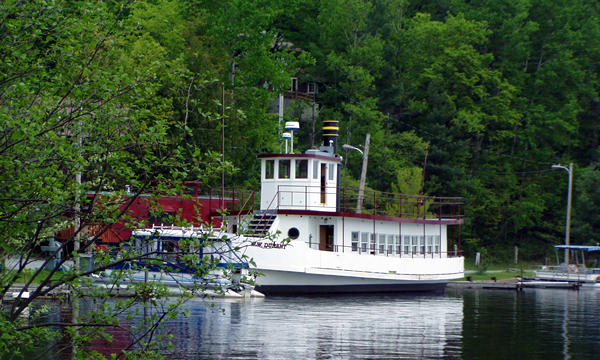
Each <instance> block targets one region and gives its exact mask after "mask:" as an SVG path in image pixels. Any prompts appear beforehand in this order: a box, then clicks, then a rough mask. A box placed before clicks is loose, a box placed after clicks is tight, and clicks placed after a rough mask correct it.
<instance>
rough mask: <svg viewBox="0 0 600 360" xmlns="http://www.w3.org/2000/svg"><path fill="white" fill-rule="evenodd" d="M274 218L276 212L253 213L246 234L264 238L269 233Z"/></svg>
mask: <svg viewBox="0 0 600 360" xmlns="http://www.w3.org/2000/svg"><path fill="white" fill-rule="evenodd" d="M276 218H277V213H276V212H273V211H255V212H254V214H253V218H252V220H250V223H249V224H248V232H249V233H250V234H251V235H252V236H264V235H266V234H267V233H268V232H269V230H270V229H271V226H272V225H273V222H274V221H275V219H276Z"/></svg>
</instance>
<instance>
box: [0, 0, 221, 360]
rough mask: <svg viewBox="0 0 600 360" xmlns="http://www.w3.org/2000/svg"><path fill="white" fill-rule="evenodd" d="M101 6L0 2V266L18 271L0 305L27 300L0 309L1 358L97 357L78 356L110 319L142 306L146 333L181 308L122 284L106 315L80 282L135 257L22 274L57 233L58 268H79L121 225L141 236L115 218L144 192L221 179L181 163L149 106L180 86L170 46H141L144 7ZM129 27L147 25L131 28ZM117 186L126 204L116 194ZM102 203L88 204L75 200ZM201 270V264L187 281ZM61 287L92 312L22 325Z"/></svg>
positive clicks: (162, 112) (1, 281) (169, 125)
mask: <svg viewBox="0 0 600 360" xmlns="http://www.w3.org/2000/svg"><path fill="white" fill-rule="evenodd" d="M110 4H113V3H107V2H89V1H81V2H68V1H64V2H63V1H59V2H53V1H42V0H40V1H31V2H22V1H12V0H9V1H5V2H3V3H2V4H1V5H0V39H2V41H0V58H1V59H2V60H1V61H0V231H2V234H3V235H2V240H1V241H0V258H1V259H6V258H8V257H11V258H17V259H18V262H17V266H16V267H7V266H2V268H1V269H0V297H4V296H5V295H7V294H8V293H9V291H10V288H11V286H12V285H14V284H15V283H17V282H20V281H25V286H26V287H29V289H30V290H31V296H30V297H29V298H20V299H17V300H16V301H14V302H13V303H11V304H8V305H5V304H3V305H2V306H1V307H0V333H1V334H2V336H1V339H0V354H1V355H0V357H2V358H16V359H18V358H29V357H30V356H31V354H32V351H34V352H38V353H39V352H40V351H47V350H49V349H47V346H51V345H52V344H56V340H57V339H58V338H61V337H62V338H64V339H65V341H66V342H67V343H69V344H71V345H74V346H75V349H78V351H76V352H75V356H76V357H78V358H84V357H88V356H90V357H94V356H96V357H99V356H100V355H99V354H96V353H94V352H92V353H89V354H87V353H86V352H84V351H81V349H83V348H85V346H86V345H87V344H89V343H90V341H92V339H93V338H97V337H100V336H101V337H104V338H107V337H108V338H110V337H109V335H108V334H107V333H106V331H105V330H106V328H107V327H110V326H118V325H119V318H118V317H117V315H118V314H119V313H123V312H126V311H128V309H131V308H132V307H134V306H135V305H136V304H138V303H140V302H143V301H149V300H150V298H153V300H152V304H153V305H154V306H156V307H155V308H154V309H163V310H162V311H159V312H155V313H154V314H153V315H152V316H151V317H150V318H148V319H147V320H148V321H149V322H148V323H147V325H148V324H149V325H150V326H149V329H150V330H149V332H150V333H151V332H153V331H155V330H156V325H157V324H158V323H159V322H160V321H161V320H162V319H165V318H167V317H169V316H173V314H174V312H175V311H176V305H177V304H178V303H180V302H181V301H184V300H185V297H182V298H180V299H178V300H177V301H176V302H175V303H171V304H167V303H166V302H164V296H165V295H166V292H165V290H164V288H161V287H160V286H158V285H150V286H149V285H144V284H135V283H131V284H129V285H130V288H131V289H132V290H133V291H135V293H136V296H135V297H133V298H131V299H129V300H126V301H122V302H121V301H117V302H115V303H113V304H112V305H110V306H109V305H108V303H107V299H108V294H107V293H106V291H98V289H97V288H94V287H90V286H89V284H88V283H87V281H86V280H85V279H86V276H88V275H90V274H92V273H98V272H100V271H102V270H104V269H105V268H107V267H108V266H110V265H111V264H115V261H116V262H122V261H127V260H129V259H139V258H141V257H144V256H146V255H144V254H141V253H139V252H136V251H123V252H122V253H121V254H120V256H121V257H120V258H118V259H115V258H112V257H110V256H108V255H103V254H102V253H98V254H97V255H98V257H97V259H96V260H97V262H96V265H95V266H94V267H93V268H92V269H88V270H86V269H84V268H82V267H79V266H74V267H72V268H71V269H70V270H69V271H67V272H66V273H62V274H59V273H58V272H57V270H56V269H55V270H53V271H46V272H45V271H42V270H41V269H40V270H35V271H33V273H30V272H29V270H28V269H27V265H28V264H29V263H31V262H32V261H33V260H34V259H33V256H34V255H36V253H37V251H39V250H37V249H39V246H40V245H43V244H44V243H46V241H47V240H48V238H50V237H53V236H54V235H55V234H56V232H58V231H59V230H63V229H65V228H69V227H72V228H73V232H74V234H73V236H71V237H70V238H69V239H67V240H66V241H65V242H64V243H62V244H61V248H62V250H63V251H64V253H65V258H64V259H62V260H61V261H60V264H65V263H66V262H67V261H69V262H74V263H75V264H77V263H79V261H78V259H80V254H81V253H84V252H88V251H90V250H91V249H93V248H94V247H95V244H96V242H97V240H98V237H99V236H100V235H101V234H102V233H103V232H104V231H107V230H108V228H110V226H112V225H111V224H114V223H116V222H117V221H119V219H124V220H128V221H130V223H131V225H132V226H140V225H141V223H140V222H138V221H137V220H139V219H135V218H131V217H129V216H128V212H127V210H126V209H127V205H129V204H131V202H132V201H134V200H135V196H137V195H138V194H139V193H141V192H143V191H146V190H148V189H149V187H150V185H151V184H153V183H155V182H157V181H158V183H159V185H158V189H156V190H158V191H165V192H168V191H178V190H179V188H178V187H177V184H178V183H179V184H180V182H181V180H186V179H187V176H189V174H205V175H206V176H210V172H211V171H212V170H214V171H220V166H221V165H222V164H219V163H218V162H217V163H212V162H208V161H207V162H206V163H205V164H202V165H203V168H200V161H206V160H207V158H205V157H204V156H203V155H202V153H201V152H200V151H195V152H193V153H192V154H193V156H191V157H190V156H188V155H189V153H188V152H187V151H186V150H189V149H185V148H184V147H183V146H182V145H181V144H180V143H181V142H182V136H181V134H184V133H185V132H186V129H185V128H184V127H182V126H180V125H181V124H180V123H179V122H177V121H175V119H176V116H175V115H176V112H175V111H174V109H173V98H172V97H170V96H168V95H169V94H166V96H165V94H164V93H161V92H162V91H163V90H164V89H165V87H167V86H168V85H169V84H173V83H175V84H179V81H181V78H182V77H180V74H185V68H183V67H181V66H180V64H181V62H179V61H178V60H177V55H176V53H177V51H179V50H178V49H181V45H180V44H178V41H176V40H174V39H164V43H165V46H163V45H162V44H160V43H159V41H158V40H156V39H155V36H156V37H160V36H166V35H165V34H164V33H163V32H162V31H159V32H157V33H156V34H152V33H148V32H146V29H150V28H153V27H155V26H156V27H157V28H158V27H159V24H155V23H153V22H152V21H150V20H151V19H152V18H151V17H150V18H145V17H144V16H143V10H144V5H147V4H144V3H140V4H138V5H133V4H129V3H124V4H118V5H117V4H113V5H114V6H109V5H110ZM155 4H156V3H155ZM148 6H150V5H148ZM138 21H141V22H144V23H145V25H141V26H140V27H138V26H137V25H138V23H137V22H138ZM159 40H160V39H159ZM161 41H163V40H161ZM174 54H175V55H174ZM80 179H81V181H80ZM167 181H168V183H167ZM125 185H130V186H131V187H132V188H133V189H134V190H135V195H134V196H129V195H127V194H126V193H125V191H124V190H123V189H124V187H125ZM100 191H111V193H112V195H111V196H108V195H107V196H105V197H101V198H96V199H95V201H94V203H90V202H89V200H88V197H87V196H86V193H87V192H100ZM126 195H127V196H126ZM98 224H102V225H101V226H98ZM91 228H95V229H96V231H95V232H90V231H89V229H91ZM199 246H202V242H201V239H198V241H196V242H195V243H193V244H189V246H188V248H189V254H188V255H186V260H187V261H194V260H193V259H196V260H195V261H196V262H197V258H194V251H195V250H197V248H198V247H199ZM196 256H197V255H196ZM49 261H50V260H48V261H47V263H48V262H49ZM213 266H215V264H214V263H211V262H206V267H204V268H201V269H199V273H198V275H199V276H202V275H203V274H205V273H206V271H209V270H210V269H211V267H213ZM23 274H27V277H26V280H24V279H23ZM116 274H119V272H117V273H116ZM124 274H125V273H121V275H124ZM114 280H115V281H117V282H118V281H119V280H120V279H119V278H118V277H117V278H115V279H114ZM34 282H35V283H38V286H37V288H35V289H34ZM59 286H61V287H62V286H64V287H67V288H69V289H70V291H71V295H72V296H73V298H75V299H77V298H80V297H88V296H92V297H95V298H96V300H97V301H98V302H97V304H99V309H98V310H97V311H90V312H89V313H83V312H82V313H80V314H79V316H75V317H74V319H73V321H72V323H60V324H54V325H55V326H59V327H60V328H61V330H60V331H57V330H54V328H51V327H50V324H47V323H44V321H43V316H44V314H45V310H44V308H42V309H39V310H38V309H36V308H32V311H33V310H35V311H34V313H32V314H31V319H27V318H25V317H23V316H22V314H23V313H24V312H25V311H26V309H28V307H29V306H30V305H31V304H32V303H34V302H35V301H36V300H37V299H39V298H40V297H41V296H44V295H45V294H47V293H48V292H49V291H52V290H54V289H56V288H57V287H59ZM173 305H175V306H173ZM150 339H155V340H156V339H157V338H156V337H154V338H152V337H150ZM155 340H150V341H148V337H145V336H141V337H140V338H138V340H137V341H136V343H135V344H133V346H136V347H135V348H131V349H126V350H125V351H123V353H121V354H119V355H120V356H122V357H143V356H152V357H155V356H158V354H157V353H154V350H156V345H157V342H156V341H155Z"/></svg>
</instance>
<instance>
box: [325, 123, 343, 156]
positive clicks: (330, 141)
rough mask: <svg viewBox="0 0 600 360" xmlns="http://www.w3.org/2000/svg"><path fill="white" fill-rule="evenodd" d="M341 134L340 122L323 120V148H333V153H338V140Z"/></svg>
mask: <svg viewBox="0 0 600 360" xmlns="http://www.w3.org/2000/svg"><path fill="white" fill-rule="evenodd" d="M339 132H340V127H339V121H338V120H323V146H331V147H333V153H334V154H335V153H336V152H337V138H338V134H339Z"/></svg>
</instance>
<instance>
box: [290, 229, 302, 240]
mask: <svg viewBox="0 0 600 360" xmlns="http://www.w3.org/2000/svg"><path fill="white" fill-rule="evenodd" d="M299 236H300V230H298V229H297V228H295V227H293V228H290V229H289V230H288V237H289V238H290V239H292V240H296V239H297V238H298V237H299Z"/></svg>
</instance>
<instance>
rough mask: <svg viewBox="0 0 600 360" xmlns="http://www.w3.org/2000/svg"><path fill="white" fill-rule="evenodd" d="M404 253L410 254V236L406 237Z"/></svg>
mask: <svg viewBox="0 0 600 360" xmlns="http://www.w3.org/2000/svg"><path fill="white" fill-rule="evenodd" d="M404 253H405V254H410V236H409V235H404Z"/></svg>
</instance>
